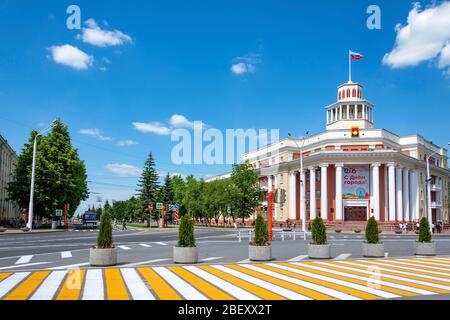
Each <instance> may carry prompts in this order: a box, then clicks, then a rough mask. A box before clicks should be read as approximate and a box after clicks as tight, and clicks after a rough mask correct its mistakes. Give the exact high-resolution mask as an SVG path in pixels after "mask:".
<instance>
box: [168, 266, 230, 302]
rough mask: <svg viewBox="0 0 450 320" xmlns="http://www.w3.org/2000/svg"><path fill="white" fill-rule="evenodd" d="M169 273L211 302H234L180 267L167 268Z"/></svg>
mask: <svg viewBox="0 0 450 320" xmlns="http://www.w3.org/2000/svg"><path fill="white" fill-rule="evenodd" d="M168 269H169V270H170V271H172V272H174V273H175V274H177V275H178V276H179V277H181V278H182V279H183V280H185V281H186V282H188V283H189V284H190V285H191V286H193V287H195V288H196V289H197V290H199V291H200V292H202V293H204V294H205V295H206V296H208V297H209V298H210V299H213V300H235V299H234V297H232V296H230V295H229V294H227V293H225V292H223V291H222V290H219V289H217V288H216V287H214V286H213V285H211V284H210V283H209V282H207V281H205V280H203V279H202V278H200V277H198V276H196V275H195V274H193V273H191V272H189V271H187V270H186V269H184V268H182V267H169V268H168Z"/></svg>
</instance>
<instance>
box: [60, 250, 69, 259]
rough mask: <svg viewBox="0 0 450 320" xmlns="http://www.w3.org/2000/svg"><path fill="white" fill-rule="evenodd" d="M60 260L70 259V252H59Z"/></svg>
mask: <svg viewBox="0 0 450 320" xmlns="http://www.w3.org/2000/svg"><path fill="white" fill-rule="evenodd" d="M61 258H62V259H67V258H72V252H70V251H63V252H61Z"/></svg>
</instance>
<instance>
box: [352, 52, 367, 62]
mask: <svg viewBox="0 0 450 320" xmlns="http://www.w3.org/2000/svg"><path fill="white" fill-rule="evenodd" d="M361 59H364V56H363V55H362V54H359V53H356V52H353V51H350V60H351V61H355V60H361Z"/></svg>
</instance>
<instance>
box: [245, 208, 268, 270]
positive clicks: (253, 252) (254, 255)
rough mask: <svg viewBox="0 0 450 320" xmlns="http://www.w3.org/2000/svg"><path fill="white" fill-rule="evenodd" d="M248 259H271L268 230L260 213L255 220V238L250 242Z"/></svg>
mask: <svg viewBox="0 0 450 320" xmlns="http://www.w3.org/2000/svg"><path fill="white" fill-rule="evenodd" d="M249 259H250V260H251V261H268V260H272V245H271V244H270V243H269V231H268V230H267V224H266V223H265V222H264V218H263V217H262V216H261V215H258V217H257V218H256V221H255V238H254V240H253V241H252V242H250V246H249Z"/></svg>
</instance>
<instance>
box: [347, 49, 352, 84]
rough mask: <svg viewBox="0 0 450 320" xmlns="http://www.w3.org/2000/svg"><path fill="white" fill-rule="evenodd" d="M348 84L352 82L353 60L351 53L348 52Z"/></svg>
mask: <svg viewBox="0 0 450 320" xmlns="http://www.w3.org/2000/svg"><path fill="white" fill-rule="evenodd" d="M348 82H352V59H351V51H350V50H349V51H348Z"/></svg>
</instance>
